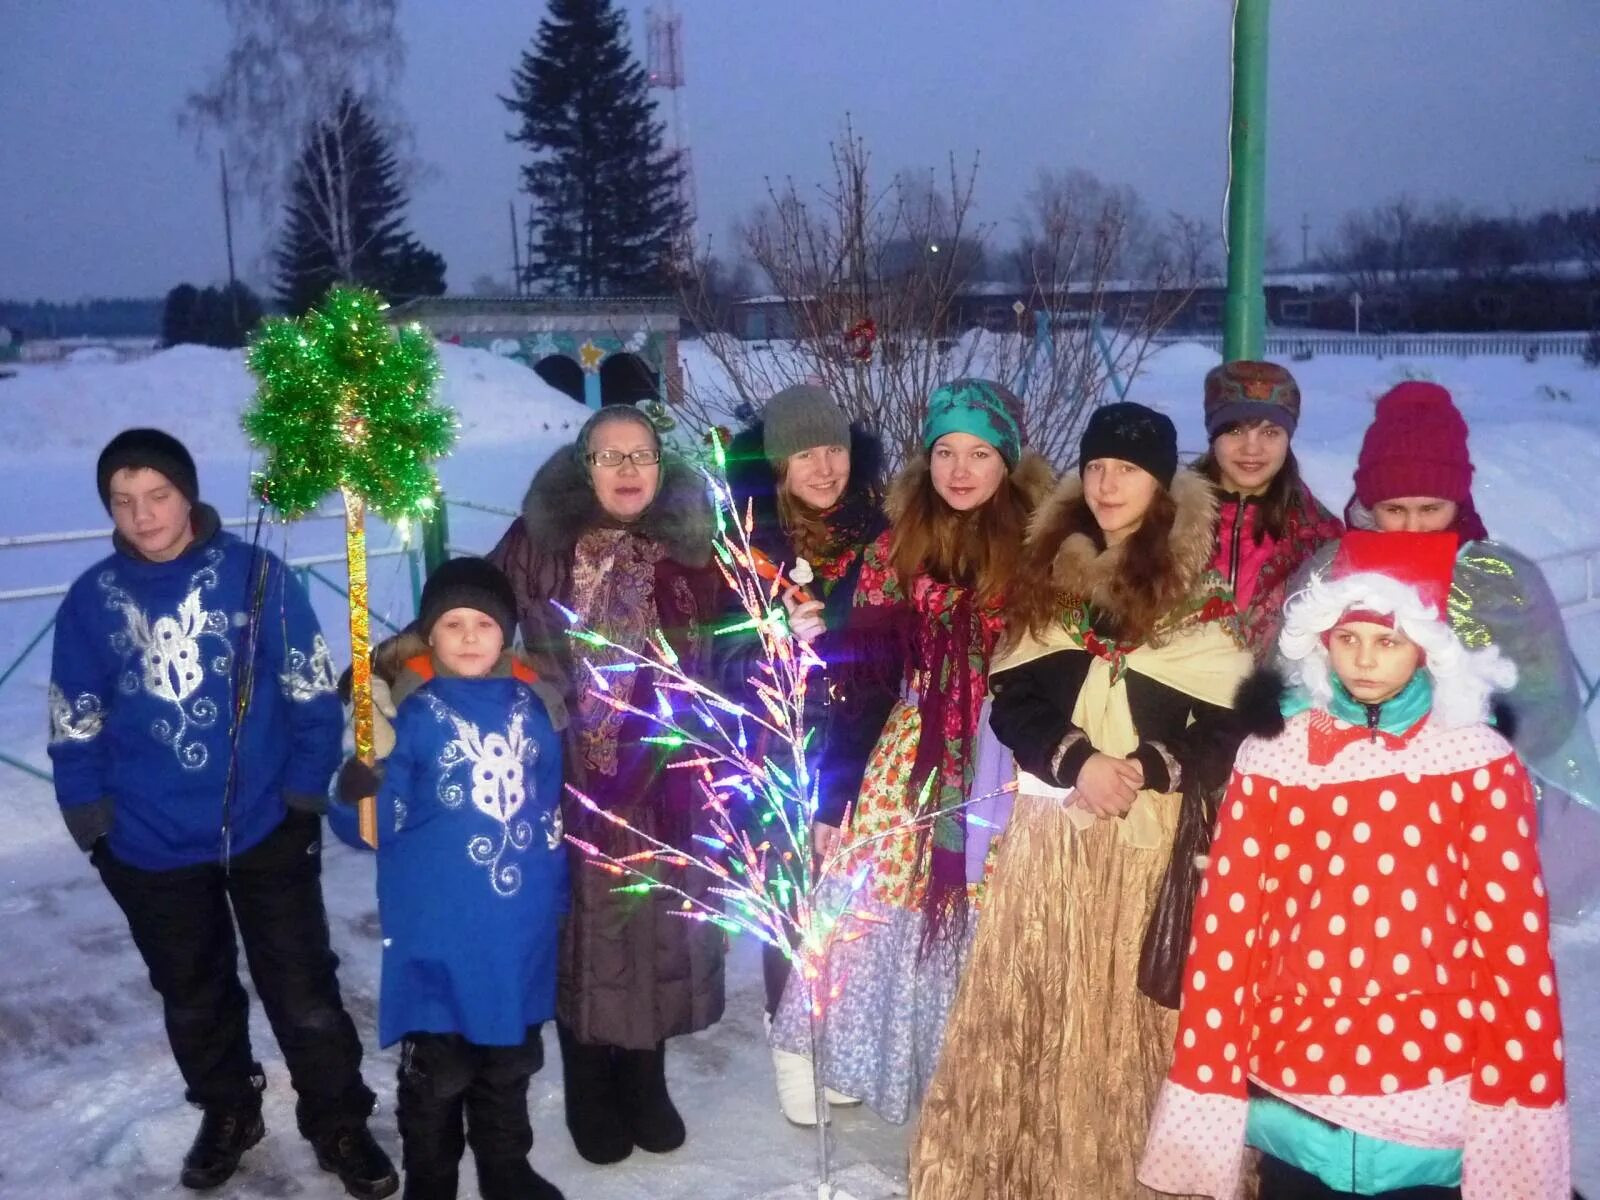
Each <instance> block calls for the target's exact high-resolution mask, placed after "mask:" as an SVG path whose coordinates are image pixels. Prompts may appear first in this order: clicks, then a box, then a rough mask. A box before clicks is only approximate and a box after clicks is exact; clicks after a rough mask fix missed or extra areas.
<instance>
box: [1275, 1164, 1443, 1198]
mask: <svg viewBox="0 0 1600 1200" xmlns="http://www.w3.org/2000/svg"><path fill="white" fill-rule="evenodd" d="M1346 1197H1349V1198H1351V1200H1355V1197H1356V1193H1355V1192H1336V1191H1334V1190H1333V1189H1332V1188H1331V1187H1329V1186H1328V1185H1327V1184H1325V1183H1323V1182H1322V1180H1320V1179H1318V1178H1317V1177H1316V1176H1315V1175H1312V1174H1311V1173H1310V1172H1308V1171H1302V1170H1301V1169H1300V1168H1299V1167H1292V1166H1290V1165H1289V1164H1288V1163H1286V1162H1283V1161H1282V1160H1281V1159H1276V1158H1273V1157H1272V1156H1271V1155H1262V1157H1261V1195H1260V1200H1345V1198H1346ZM1375 1200H1461V1189H1460V1188H1447V1187H1414V1188H1397V1189H1395V1190H1394V1191H1391V1192H1379V1193H1378V1194H1377V1197H1376V1198H1375Z"/></svg>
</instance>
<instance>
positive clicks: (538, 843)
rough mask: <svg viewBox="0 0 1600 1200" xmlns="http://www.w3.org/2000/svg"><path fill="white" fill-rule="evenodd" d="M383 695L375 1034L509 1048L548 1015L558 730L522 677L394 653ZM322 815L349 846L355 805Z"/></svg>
mask: <svg viewBox="0 0 1600 1200" xmlns="http://www.w3.org/2000/svg"><path fill="white" fill-rule="evenodd" d="M504 661H506V660H504V659H503V660H502V662H504ZM394 695H395V700H396V702H397V703H398V705H399V708H398V710H397V711H396V713H395V721H394V735H395V742H394V750H393V751H392V752H391V753H390V754H389V756H388V758H386V759H384V761H383V774H382V778H383V783H382V786H381V787H380V788H379V790H378V798H377V812H378V918H379V922H380V924H381V925H382V927H383V983H382V991H381V994H380V998H379V1002H378V1042H379V1044H380V1045H384V1046H388V1045H392V1044H393V1043H395V1042H397V1041H399V1040H400V1039H401V1038H403V1037H405V1036H406V1035H407V1034H411V1033H456V1034H460V1035H461V1036H462V1037H464V1038H466V1040H467V1041H469V1042H471V1043H473V1044H475V1045H480V1046H516V1045H520V1044H521V1043H522V1040H523V1038H524V1037H525V1036H526V1034H527V1031H528V1029H529V1028H530V1027H531V1026H534V1025H538V1024H540V1023H542V1022H544V1021H548V1020H550V1019H551V1018H552V1017H553V1016H554V1015H555V1004H556V949H557V945H558V941H559V935H560V927H561V917H562V915H563V914H565V913H566V911H567V909H568V904H569V901H568V895H567V849H566V846H565V844H564V842H563V828H562V822H561V740H560V738H559V737H558V736H557V734H556V731H555V727H554V726H553V725H552V724H551V721H550V716H549V714H548V712H547V710H546V709H545V706H544V704H543V703H542V702H541V701H540V699H539V697H538V696H537V695H536V694H535V692H534V690H533V688H532V687H530V686H529V685H528V683H527V682H525V681H524V680H523V679H521V678H516V677H512V676H509V675H502V676H500V677H493V676H490V677H483V678H472V679H464V678H461V677H459V676H445V675H434V674H433V668H432V664H431V661H430V662H429V666H428V670H427V672H426V677H425V678H424V677H420V676H418V675H417V674H415V672H414V671H413V670H412V666H411V664H409V663H408V664H407V669H406V670H405V671H403V672H402V673H401V675H400V678H399V680H398V681H397V682H396V684H395V685H394ZM328 823H329V824H330V825H331V826H332V828H333V830H334V832H335V833H337V834H338V835H339V836H340V837H341V838H343V839H344V840H345V841H346V842H348V843H350V844H351V845H353V846H357V847H362V846H363V843H362V842H361V841H360V838H359V834H358V832H357V821H356V815H355V810H354V808H352V807H349V806H346V805H344V804H335V805H333V806H332V807H330V808H329V810H328Z"/></svg>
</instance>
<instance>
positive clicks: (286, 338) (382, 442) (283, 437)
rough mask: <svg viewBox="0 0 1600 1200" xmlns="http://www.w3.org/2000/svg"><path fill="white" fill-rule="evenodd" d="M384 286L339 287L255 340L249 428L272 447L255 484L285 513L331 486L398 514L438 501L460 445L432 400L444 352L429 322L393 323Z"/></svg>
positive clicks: (398, 517) (451, 420)
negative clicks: (446, 458)
mask: <svg viewBox="0 0 1600 1200" xmlns="http://www.w3.org/2000/svg"><path fill="white" fill-rule="evenodd" d="M386 307H387V305H386V304H385V303H384V301H383V298H382V297H381V296H379V295H378V294H377V293H376V292H370V291H366V290H364V289H360V288H349V287H334V288H332V289H331V290H330V291H329V292H328V295H327V298H326V299H325V300H324V301H323V302H322V304H321V305H319V306H318V307H317V308H314V309H312V310H311V311H310V312H308V313H307V314H306V315H305V316H303V317H300V318H298V319H292V318H287V317H274V318H272V319H270V320H268V321H266V322H264V323H263V324H262V326H261V330H260V332H259V333H258V334H257V335H256V336H255V338H254V339H252V341H251V345H250V350H249V354H248V359H247V361H248V362H249V365H250V370H251V371H253V372H254V373H255V375H256V377H257V378H258V379H259V380H260V381H261V383H260V387H259V388H257V390H256V397H255V404H254V405H253V407H252V408H251V409H250V410H249V411H248V412H247V413H246V414H245V417H244V428H245V432H246V433H248V434H249V435H250V439H251V440H252V441H253V442H255V444H256V445H258V446H260V447H262V448H263V449H264V450H266V451H267V461H266V465H265V466H264V467H262V469H261V470H260V471H258V472H256V475H255V480H254V484H255V490H256V494H257V495H259V496H260V497H261V499H262V501H263V502H264V503H265V504H267V505H268V506H269V507H270V508H272V509H273V510H274V511H275V512H277V513H279V514H281V515H282V516H284V517H288V518H291V519H292V518H295V517H300V516H304V515H305V514H306V513H308V512H311V511H312V510H313V509H315V508H316V507H317V505H318V504H320V503H321V502H322V499H323V497H325V496H326V495H327V494H328V493H329V492H335V491H338V492H346V493H351V494H353V495H355V496H357V497H359V498H360V499H361V500H362V501H363V502H364V504H365V505H366V506H367V507H368V508H371V509H372V510H373V511H374V512H376V513H378V514H380V515H381V516H383V517H385V518H386V519H388V520H390V521H403V520H407V519H411V518H416V517H420V516H424V515H426V514H427V513H428V512H430V511H431V510H432V509H433V507H434V505H435V504H436V503H437V502H438V493H439V484H438V480H437V478H436V477H435V475H434V471H433V460H434V459H436V458H438V457H439V456H441V455H443V454H444V453H446V452H447V451H448V450H449V449H450V447H451V446H452V445H453V444H454V442H455V437H456V418H455V414H454V413H453V412H452V411H451V410H450V409H448V408H446V407H444V406H443V405H441V404H436V403H434V401H433V392H434V388H435V386H436V384H437V383H438V379H439V360H438V356H437V354H436V353H435V352H434V348H433V339H432V337H431V336H430V335H429V334H428V333H427V331H426V330H423V329H421V328H420V327H417V326H411V327H408V328H405V329H401V330H398V331H396V330H394V329H391V328H390V326H389V324H388V323H387V322H386V321H385V320H384V319H383V311H384V309H385V308H386Z"/></svg>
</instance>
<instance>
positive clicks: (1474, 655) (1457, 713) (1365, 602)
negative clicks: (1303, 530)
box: [1278, 529, 1517, 726]
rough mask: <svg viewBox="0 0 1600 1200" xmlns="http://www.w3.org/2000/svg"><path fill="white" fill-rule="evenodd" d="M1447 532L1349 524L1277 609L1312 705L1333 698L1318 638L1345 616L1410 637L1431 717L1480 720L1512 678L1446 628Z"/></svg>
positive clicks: (1281, 644)
mask: <svg viewBox="0 0 1600 1200" xmlns="http://www.w3.org/2000/svg"><path fill="white" fill-rule="evenodd" d="M1458 545H1459V543H1458V539H1457V537H1456V535H1455V534H1453V533H1377V532H1373V531H1370V530H1360V529H1353V530H1350V531H1348V532H1347V533H1346V534H1345V535H1344V536H1343V537H1342V538H1340V539H1339V547H1338V550H1337V551H1336V553H1335V554H1334V557H1333V562H1332V563H1331V564H1330V566H1329V567H1328V569H1327V571H1326V572H1325V573H1324V574H1322V575H1314V576H1313V577H1312V579H1311V582H1310V584H1309V586H1307V588H1306V589H1305V590H1304V591H1303V592H1301V593H1299V594H1298V595H1296V596H1295V597H1294V598H1293V599H1291V600H1290V602H1289V605H1288V607H1287V608H1286V609H1285V613H1284V624H1283V633H1282V636H1281V637H1280V638H1279V641H1278V648H1279V651H1280V652H1281V653H1282V655H1283V657H1284V658H1285V660H1287V662H1288V663H1289V665H1290V668H1291V671H1292V673H1293V675H1294V677H1295V681H1296V682H1298V683H1299V684H1301V685H1302V686H1303V687H1305V688H1306V690H1307V691H1308V692H1309V693H1310V694H1311V698H1312V700H1313V702H1315V703H1317V704H1319V705H1325V704H1327V703H1328V702H1329V701H1330V700H1331V699H1332V696H1333V674H1332V669H1331V667H1330V666H1329V661H1328V649H1327V645H1326V643H1325V641H1324V637H1325V635H1326V634H1327V633H1328V631H1329V630H1331V629H1332V628H1333V627H1334V626H1336V625H1338V624H1339V623H1340V622H1342V621H1347V620H1351V619H1357V620H1363V621H1374V622H1377V623H1379V624H1383V625H1389V626H1390V627H1392V628H1394V629H1396V630H1398V631H1399V632H1400V633H1402V634H1404V635H1405V636H1406V637H1407V638H1408V639H1410V640H1411V641H1412V642H1415V643H1416V644H1417V645H1418V646H1419V647H1420V648H1421V649H1422V652H1423V654H1424V656H1425V660H1424V661H1425V662H1426V664H1427V670H1428V673H1429V674H1430V675H1432V676H1433V682H1434V702H1433V716H1434V719H1435V720H1436V721H1437V722H1439V723H1440V724H1442V725H1445V726H1458V725H1471V724H1475V723H1478V722H1481V721H1483V720H1485V719H1486V718H1487V716H1488V712H1489V695H1490V693H1491V692H1494V691H1497V690H1504V689H1506V688H1509V687H1511V686H1512V685H1513V684H1514V683H1515V682H1516V677H1517V676H1516V668H1515V666H1513V665H1512V663H1511V662H1510V660H1508V659H1506V658H1505V657H1503V656H1502V655H1501V653H1500V650H1499V647H1497V646H1489V647H1486V648H1485V649H1482V650H1468V649H1467V648H1466V647H1465V646H1464V645H1463V644H1462V642H1461V639H1460V638H1458V637H1457V636H1456V635H1455V632H1454V631H1453V630H1452V629H1451V628H1450V586H1451V576H1452V571H1453V569H1454V566H1455V558H1456V552H1457V549H1458Z"/></svg>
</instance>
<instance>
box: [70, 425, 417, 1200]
mask: <svg viewBox="0 0 1600 1200" xmlns="http://www.w3.org/2000/svg"><path fill="white" fill-rule="evenodd" d="M97 476H98V482H99V488H100V499H101V501H102V502H103V503H104V504H105V506H106V509H107V511H109V512H110V514H111V516H112V519H113V522H114V523H115V526H116V528H115V532H114V533H113V535H112V544H113V547H114V552H113V553H112V554H111V555H110V556H108V557H107V558H104V559H102V560H101V561H100V562H98V563H96V564H95V565H94V566H93V567H91V568H90V569H89V570H88V571H86V572H84V573H83V575H82V576H80V577H79V578H78V580H77V581H76V582H75V583H74V584H73V585H72V587H71V588H70V589H69V591H68V592H67V596H66V599H65V600H64V601H63V602H62V604H61V608H60V611H59V612H58V613H57V614H56V631H55V653H54V659H53V662H52V666H51V676H50V757H51V759H52V761H53V762H54V764H55V790H56V799H57V801H58V802H59V804H60V805H61V813H62V816H63V817H64V818H65V820H66V824H67V828H68V830H69V831H70V832H71V833H72V836H73V838H74V839H75V840H76V841H77V843H78V845H79V847H80V848H82V849H83V850H86V851H88V852H89V855H90V861H91V862H93V864H94V865H95V867H96V868H97V869H98V870H99V872H100V876H101V878H102V879H103V880H104V882H105V885H106V888H107V890H109V891H110V893H111V896H112V898H113V899H114V900H115V901H116V902H117V904H118V906H119V907H120V908H121V909H122V911H123V913H124V914H125V915H126V916H127V919H128V927H129V930H130V931H131V932H132V934H133V940H134V944H135V945H137V946H138V948H139V953H140V954H141V955H142V956H143V958H144V962H145V966H146V967H147V968H148V969H149V971H150V982H151V984H152V986H154V988H155V990H156V992H157V993H158V994H159V995H160V996H161V1001H162V1006H163V1009H164V1012H165V1017H166V1027H167V1039H168V1041H169V1043H170V1045H171V1047H172V1053H173V1057H174V1058H175V1059H176V1060H177V1064H178V1069H179V1071H180V1072H181V1073H182V1074H183V1080H184V1083H185V1085H186V1089H187V1090H186V1092H185V1095H186V1097H187V1099H188V1100H189V1101H190V1102H191V1103H193V1104H196V1105H198V1106H199V1107H200V1108H201V1109H202V1111H203V1113H204V1117H203V1119H202V1120H201V1123H200V1131H199V1133H198V1134H197V1136H196V1137H195V1141H194V1144H193V1146H192V1147H191V1148H190V1150H189V1152H188V1154H187V1155H186V1156H185V1157H184V1162H183V1171H182V1174H181V1176H180V1178H181V1181H182V1183H183V1185H184V1186H185V1187H190V1188H209V1187H216V1186H217V1185H218V1184H220V1183H222V1182H223V1181H224V1180H226V1179H227V1178H228V1177H229V1176H231V1175H232V1174H233V1172H234V1171H235V1170H236V1169H237V1168H238V1165H239V1159H240V1157H241V1156H242V1155H243V1154H244V1152H245V1151H246V1150H248V1149H249V1148H250V1147H251V1146H253V1145H255V1144H256V1143H257V1142H258V1141H260V1140H261V1138H262V1136H263V1134H264V1132H265V1129H264V1126H263V1124H262V1120H261V1091H262V1089H263V1087H264V1080H263V1076H262V1072H261V1067H260V1065H259V1064H258V1063H257V1062H256V1061H255V1058H254V1056H253V1054H252V1052H251V1048H250V1036H249V1002H248V1000H247V999H246V996H245V991H244V988H243V987H241V986H240V984H239V971H238V949H237V945H236V943H235V940H234V932H233V930H234V922H235V920H237V922H238V926H239V934H240V937H241V939H242V940H243V942H244V950H245V957H246V960H247V961H248V963H249V965H250V975H251V978H252V979H253V980H254V981H255V985H256V992H257V994H258V995H259V996H260V997H261V1003H262V1007H264V1008H265V1009H266V1012H267V1018H268V1020H270V1021H271V1023H272V1030H273V1033H274V1034H275V1035H276V1036H277V1039H278V1045H279V1046H280V1047H281V1049H282V1050H283V1057H284V1060H285V1062H286V1063H287V1065H288V1068H289V1077H290V1079H291V1080H292V1081H293V1083H294V1087H295V1091H296V1092H297V1093H298V1095H299V1099H298V1103H297V1106H296V1118H297V1123H298V1124H299V1127H300V1132H301V1133H302V1134H303V1135H304V1136H305V1137H307V1138H308V1139H309V1140H310V1141H311V1142H312V1144H313V1145H314V1146H315V1148H316V1154H317V1162H318V1164H319V1165H320V1166H322V1167H323V1168H324V1169H325V1170H331V1171H337V1172H338V1174H339V1177H340V1179H341V1180H342V1181H343V1183H344V1185H345V1188H346V1190H347V1191H349V1192H350V1194H351V1195H353V1196H358V1197H367V1198H372V1197H382V1196H387V1195H390V1194H391V1193H393V1192H394V1191H395V1190H396V1188H397V1187H398V1186H399V1180H398V1178H397V1176H396V1175H395V1171H394V1165H393V1164H392V1163H391V1162H390V1161H389V1158H388V1156H387V1155H385V1154H384V1152H383V1151H382V1149H380V1148H379V1146H378V1145H377V1143H376V1142H374V1141H373V1139H372V1136H371V1134H370V1133H369V1132H368V1131H367V1117H368V1115H369V1114H370V1113H371V1111H372V1102H373V1095H372V1092H371V1091H370V1090H369V1089H368V1088H367V1086H366V1084H365V1083H363V1082H362V1079H361V1043H360V1041H359V1039H358V1038H357V1036H356V1031H355V1026H354V1025H353V1024H352V1023H351V1020H350V1017H349V1016H348V1014H346V1012H345V1009H344V1005H343V1002H342V1001H341V998H340V995H339V983H338V979H337V976H336V975H335V970H336V968H337V966H338V961H339V960H338V959H337V958H336V957H334V954H333V951H332V949H331V948H330V947H329V942H328V920H327V915H326V913H325V911H324V909H323V903H322V859H321V854H320V848H321V841H320V834H321V822H320V821H319V819H318V817H317V815H316V812H317V810H319V809H320V808H322V807H323V801H322V799H321V797H322V796H324V795H325V793H326V789H327V782H328V779H329V778H330V776H331V775H332V774H333V771H334V768H335V767H337V766H338V763H339V735H340V714H339V702H338V699H337V697H336V696H335V695H334V688H333V683H334V681H333V672H332V669H331V663H330V659H329V654H328V647H327V644H326V643H325V642H324V641H323V640H322V634H321V632H320V631H319V630H318V628H317V621H316V617H315V616H314V615H313V613H312V611H311V605H310V602H309V601H308V599H307V598H306V595H305V592H304V591H303V590H302V589H301V587H300V586H299V585H298V584H297V583H296V582H295V580H294V579H293V577H292V576H291V575H290V574H289V572H288V571H287V570H286V569H285V567H284V565H283V563H282V562H281V561H279V560H278V559H277V558H276V557H274V556H273V555H272V554H270V553H268V552H267V551H265V550H263V549H261V548H260V547H257V546H251V545H249V544H247V543H245V542H243V541H241V540H240V539H238V538H236V537H234V536H233V535H232V534H230V533H227V532H225V531H224V530H223V529H222V528H221V527H220V522H219V520H218V518H217V514H216V511H215V510H214V509H212V508H211V507H210V506H209V505H206V504H202V503H200V500H199V484H198V480H197V478H196V473H195V466H194V460H193V459H192V458H191V457H190V455H189V452H188V450H186V449H185V448H184V446H183V444H182V443H181V442H179V441H178V440H177V439H176V438H174V437H172V436H170V435H169V434H166V433H163V432H161V431H160V430H156V429H129V430H125V431H124V432H122V433H120V434H118V435H117V436H116V437H115V438H113V439H112V440H111V441H110V443H109V444H107V446H106V448H105V449H104V450H103V451H102V452H101V454H100V460H99V463H98V466H97ZM307 810H309V811H307Z"/></svg>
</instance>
